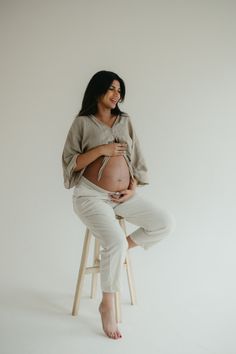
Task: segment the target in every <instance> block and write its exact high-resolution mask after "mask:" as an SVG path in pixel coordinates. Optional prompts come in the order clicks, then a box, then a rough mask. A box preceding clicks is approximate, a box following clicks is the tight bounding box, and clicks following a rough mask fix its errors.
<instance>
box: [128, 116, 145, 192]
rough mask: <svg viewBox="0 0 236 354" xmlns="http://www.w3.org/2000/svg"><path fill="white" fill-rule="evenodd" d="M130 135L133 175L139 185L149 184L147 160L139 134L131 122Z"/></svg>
mask: <svg viewBox="0 0 236 354" xmlns="http://www.w3.org/2000/svg"><path fill="white" fill-rule="evenodd" d="M130 133H131V138H132V141H133V144H132V151H131V164H132V168H133V175H134V177H135V179H136V180H137V181H138V185H146V184H149V180H148V169H147V164H146V161H145V158H144V156H143V153H142V151H141V146H140V142H139V139H138V137H137V134H136V132H135V130H134V127H133V126H132V124H131V122H130Z"/></svg>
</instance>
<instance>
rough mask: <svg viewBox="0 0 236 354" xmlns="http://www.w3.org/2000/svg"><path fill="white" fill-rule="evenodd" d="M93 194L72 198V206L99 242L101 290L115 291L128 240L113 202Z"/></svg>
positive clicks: (119, 278)
mask: <svg viewBox="0 0 236 354" xmlns="http://www.w3.org/2000/svg"><path fill="white" fill-rule="evenodd" d="M96 193H97V194H96V196H85V197H83V196H79V197H73V207H74V211H75V213H76V214H77V215H78V216H79V218H80V219H81V221H82V222H83V223H84V224H85V225H86V226H87V227H88V228H89V229H90V230H91V232H92V234H93V235H94V236H95V237H97V238H98V239H99V241H100V242H101V246H102V248H103V249H102V252H101V263H100V274H101V288H102V291H104V292H116V291H120V288H121V271H122V267H123V263H124V260H125V256H126V252H127V249H128V243H127V240H126V237H125V235H124V232H123V230H122V228H121V227H120V225H119V223H118V222H117V220H116V217H115V213H114V210H113V208H112V204H109V203H108V202H107V201H106V200H104V199H103V198H102V197H101V196H99V193H98V192H96ZM90 194H91V191H90Z"/></svg>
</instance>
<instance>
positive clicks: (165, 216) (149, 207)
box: [114, 192, 175, 229]
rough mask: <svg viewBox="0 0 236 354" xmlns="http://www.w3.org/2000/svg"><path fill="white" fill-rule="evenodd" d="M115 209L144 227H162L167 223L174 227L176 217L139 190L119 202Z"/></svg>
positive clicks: (118, 213)
mask: <svg viewBox="0 0 236 354" xmlns="http://www.w3.org/2000/svg"><path fill="white" fill-rule="evenodd" d="M114 211H115V213H116V214H117V215H120V216H123V217H124V218H125V219H126V220H127V221H128V222H130V223H131V224H134V225H136V226H140V227H143V228H146V229H148V228H150V227H151V228H153V227H155V228H156V227H157V228H162V227H166V225H172V227H174V224H175V221H174V217H173V215H172V214H171V213H169V212H168V211H167V210H165V209H163V208H161V207H159V206H158V205H156V204H155V203H154V202H152V201H150V200H149V199H148V198H146V197H145V196H141V195H139V194H138V193H137V192H136V193H135V194H134V195H133V196H132V197H131V198H130V199H128V200H127V201H126V202H123V203H121V204H118V205H117V206H116V207H115V208H114Z"/></svg>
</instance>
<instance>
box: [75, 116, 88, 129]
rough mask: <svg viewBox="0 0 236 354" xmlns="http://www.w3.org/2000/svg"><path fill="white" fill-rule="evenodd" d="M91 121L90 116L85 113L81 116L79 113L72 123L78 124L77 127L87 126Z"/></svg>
mask: <svg viewBox="0 0 236 354" xmlns="http://www.w3.org/2000/svg"><path fill="white" fill-rule="evenodd" d="M90 121H91V117H90V116H85V115H83V116H79V115H78V114H77V115H76V116H75V117H74V119H73V123H72V125H74V126H77V127H81V126H86V125H88V124H89V122H90Z"/></svg>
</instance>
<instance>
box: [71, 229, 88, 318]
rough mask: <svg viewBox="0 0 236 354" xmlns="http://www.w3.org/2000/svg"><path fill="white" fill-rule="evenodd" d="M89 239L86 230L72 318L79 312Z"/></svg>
mask: <svg viewBox="0 0 236 354" xmlns="http://www.w3.org/2000/svg"><path fill="white" fill-rule="evenodd" d="M91 237H92V235H91V232H90V231H89V229H87V230H86V234H85V238H84V245H83V252H82V256H81V262H80V269H79V275H78V280H77V285H76V291H75V297H74V304H73V310H72V315H73V316H76V315H77V314H78V311H79V303H80V298H81V291H82V287H83V283H84V275H85V270H86V265H87V260H88V254H89V245H90V241H91Z"/></svg>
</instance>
